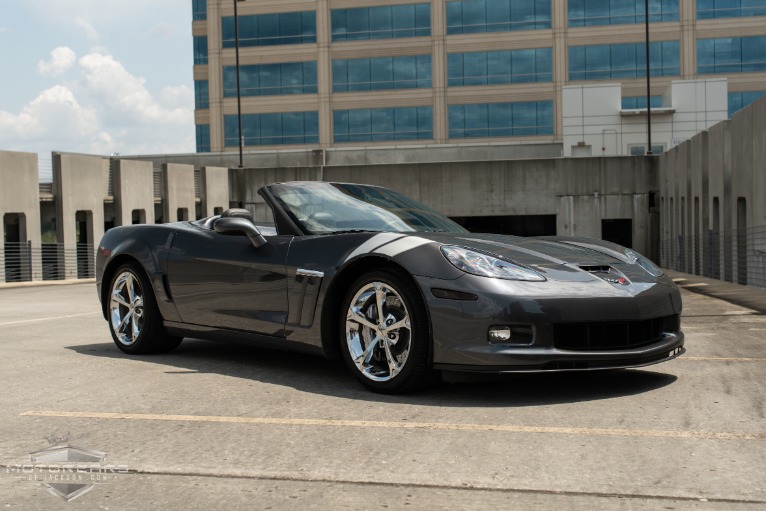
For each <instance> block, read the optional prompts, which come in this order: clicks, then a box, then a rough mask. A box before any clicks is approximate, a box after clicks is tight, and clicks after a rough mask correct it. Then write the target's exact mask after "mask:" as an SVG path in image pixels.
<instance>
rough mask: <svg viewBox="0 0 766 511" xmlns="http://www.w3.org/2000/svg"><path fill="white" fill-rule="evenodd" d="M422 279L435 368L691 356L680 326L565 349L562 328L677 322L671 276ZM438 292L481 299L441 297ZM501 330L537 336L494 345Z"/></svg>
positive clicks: (497, 368) (579, 365) (514, 368)
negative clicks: (626, 342) (637, 340)
mask: <svg viewBox="0 0 766 511" xmlns="http://www.w3.org/2000/svg"><path fill="white" fill-rule="evenodd" d="M417 280H418V283H419V285H420V286H421V289H422V291H423V294H424V296H425V297H426V301H427V303H428V310H429V314H430V320H431V327H432V336H433V364H434V368H435V369H439V370H449V371H470V372H492V373H503V372H538V371H572V370H594V369H613V368H626V367H641V366H646V365H650V364H656V363H659V362H664V361H666V360H671V359H673V358H675V357H677V356H679V355H681V354H683V353H684V352H685V350H684V347H683V346H684V334H683V332H682V331H681V330H680V328H679V327H678V323H677V321H676V326H674V327H672V328H663V329H662V331H660V330H657V331H656V332H655V334H654V335H653V336H651V338H650V339H649V340H648V341H647V342H642V343H641V344H640V345H631V346H630V347H624V346H623V347H618V346H620V344H615V346H614V347H612V346H604V345H600V347H598V348H579V349H564V348H562V342H561V340H560V339H557V334H556V331H557V329H556V328H555V327H556V325H562V324H567V325H571V324H590V325H601V324H605V323H607V324H610V325H615V324H616V325H620V324H621V323H624V324H626V325H627V324H630V325H641V324H647V322H648V323H651V321H652V320H655V319H656V318H664V317H671V316H675V317H677V316H678V315H680V313H681V299H680V294H679V292H678V289H677V288H676V287H675V286H674V285H673V284H672V282H670V281H669V280H666V279H661V280H660V282H657V283H653V284H645V285H641V286H635V287H616V286H613V285H611V284H608V283H606V282H603V281H594V282H592V283H591V282H578V283H576V284H574V285H570V284H569V283H566V282H563V283H556V282H550V281H548V282H517V281H501V280H498V279H487V278H483V277H476V276H472V275H465V276H463V277H461V278H459V279H456V280H454V281H444V280H439V279H430V278H421V277H418V278H417ZM433 288H440V289H441V288H448V289H452V290H458V291H461V292H463V293H469V294H472V295H474V296H476V297H477V298H476V299H475V300H450V299H443V298H437V297H436V296H434V295H433V293H432V292H431V289H433ZM497 325H524V326H531V327H532V329H533V331H534V338H533V340H532V341H528V342H526V343H520V344H512V343H508V344H493V343H490V342H489V339H488V331H489V328H490V327H492V326H497ZM626 328H627V327H626ZM670 330H672V331H670ZM567 348H568V346H567Z"/></svg>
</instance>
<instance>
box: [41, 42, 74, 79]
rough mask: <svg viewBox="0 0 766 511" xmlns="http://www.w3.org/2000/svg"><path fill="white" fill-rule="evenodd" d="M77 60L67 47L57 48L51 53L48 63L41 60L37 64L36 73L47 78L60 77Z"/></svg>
mask: <svg viewBox="0 0 766 511" xmlns="http://www.w3.org/2000/svg"><path fill="white" fill-rule="evenodd" d="M76 60H77V55H76V54H75V52H74V51H73V50H72V49H71V48H69V47H67V46H59V47H58V48H56V49H54V50H53V51H51V59H50V60H49V61H45V60H41V61H39V62H38V63H37V71H38V72H39V73H40V74H43V75H48V76H61V75H62V74H64V73H66V72H67V71H68V70H69V69H70V68H71V67H72V65H74V63H75V61H76Z"/></svg>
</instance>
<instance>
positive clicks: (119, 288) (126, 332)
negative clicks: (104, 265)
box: [107, 263, 183, 355]
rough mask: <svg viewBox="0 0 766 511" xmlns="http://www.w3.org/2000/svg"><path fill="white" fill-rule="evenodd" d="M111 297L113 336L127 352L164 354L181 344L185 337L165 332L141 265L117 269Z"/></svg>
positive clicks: (110, 322) (109, 299)
mask: <svg viewBox="0 0 766 511" xmlns="http://www.w3.org/2000/svg"><path fill="white" fill-rule="evenodd" d="M107 300H108V303H107V307H108V313H109V327H110V328H109V330H110V332H111V334H112V339H114V343H115V344H116V345H117V347H118V348H120V349H121V350H122V351H124V352H125V353H130V354H132V355H138V354H145V353H162V352H167V351H170V350H172V349H174V348H176V347H177V346H178V345H179V344H180V343H181V341H182V339H183V338H182V337H176V336H172V335H168V334H167V333H166V332H165V328H164V327H163V325H162V316H161V315H160V311H159V309H158V308H157V301H156V299H155V298H154V293H153V292H152V287H151V284H150V283H149V279H147V278H146V275H145V274H144V271H143V270H142V269H141V267H139V266H138V265H137V264H135V263H127V264H124V265H122V266H120V267H119V268H118V269H117V271H116V272H115V273H114V276H113V277H112V282H111V284H110V287H109V296H108V297H107Z"/></svg>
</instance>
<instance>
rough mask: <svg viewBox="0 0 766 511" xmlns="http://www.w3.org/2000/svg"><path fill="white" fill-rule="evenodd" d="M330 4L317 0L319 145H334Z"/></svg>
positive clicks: (325, 0)
mask: <svg viewBox="0 0 766 511" xmlns="http://www.w3.org/2000/svg"><path fill="white" fill-rule="evenodd" d="M330 25H331V17H330V2H329V1H328V0H317V73H318V75H317V91H318V93H319V145H320V146H321V147H331V146H332V144H333V124H332V122H333V114H332V111H333V105H332V50H331V47H330V45H331V40H332V34H331V27H330Z"/></svg>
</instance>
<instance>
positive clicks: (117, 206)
mask: <svg viewBox="0 0 766 511" xmlns="http://www.w3.org/2000/svg"><path fill="white" fill-rule="evenodd" d="M113 164H114V167H113V176H112V182H113V188H114V223H115V225H116V226H119V225H130V224H132V223H133V211H134V210H138V211H141V212H142V213H141V223H147V224H153V223H154V181H153V174H152V173H153V170H152V162H150V161H130V160H123V159H120V160H114V162H113ZM192 179H193V176H192ZM192 186H193V185H192ZM192 189H193V188H192Z"/></svg>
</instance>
